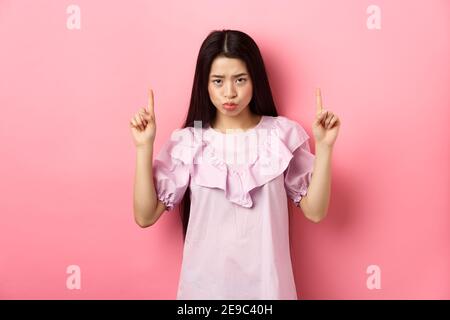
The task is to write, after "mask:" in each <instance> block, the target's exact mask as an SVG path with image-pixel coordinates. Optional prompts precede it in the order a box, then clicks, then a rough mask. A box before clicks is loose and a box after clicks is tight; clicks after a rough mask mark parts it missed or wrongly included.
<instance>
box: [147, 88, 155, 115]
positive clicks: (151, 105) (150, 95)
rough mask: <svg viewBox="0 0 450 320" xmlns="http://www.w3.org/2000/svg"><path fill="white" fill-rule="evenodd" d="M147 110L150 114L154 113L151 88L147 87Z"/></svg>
mask: <svg viewBox="0 0 450 320" xmlns="http://www.w3.org/2000/svg"><path fill="white" fill-rule="evenodd" d="M148 112H149V113H150V114H151V115H154V112H155V108H154V101H153V90H152V89H150V88H149V89H148Z"/></svg>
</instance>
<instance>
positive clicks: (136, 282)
mask: <svg viewBox="0 0 450 320" xmlns="http://www.w3.org/2000/svg"><path fill="white" fill-rule="evenodd" d="M70 4H76V5H78V6H79V7H80V9H81V29H80V30H69V29H68V28H67V27H66V20H67V18H68V16H69V14H67V13H66V8H67V7H68V6H69V5H70ZM371 4H375V5H378V6H379V7H380V8H381V30H369V29H368V28H367V27H366V20H367V18H368V16H369V14H367V13H366V9H367V7H368V6H369V5H371ZM449 9H450V5H449V2H448V1H446V0H440V1H439V0H436V1H425V0H423V1H387V0H383V1H380V0H378V1H361V0H346V1H339V2H338V1H312V0H311V1H298V2H297V1H288V0H277V1H261V0H258V1H240V0H234V1H227V2H226V4H225V3H224V2H219V1H207V0H201V1H200V0H196V1H158V2H156V1H143V0H142V1H131V2H130V1H106V0H104V1H87V0H79V1H50V0H45V1H44V0H41V1H19V0H1V1H0V39H1V49H0V106H1V111H2V114H1V117H0V145H1V166H0V177H1V178H0V195H1V196H0V199H1V200H0V298H2V299H50V298H51V299H55V298H56V299H174V298H175V297H176V289H177V284H178V276H179V271H180V267H181V257H182V229H181V223H180V220H179V216H178V210H177V211H175V212H173V214H172V213H167V212H166V214H164V215H163V216H162V217H161V219H160V220H159V221H158V223H157V224H155V225H154V226H152V227H150V228H147V229H141V228H139V227H138V226H137V225H136V224H135V222H134V219H133V211H132V208H133V203H132V199H133V198H132V192H133V183H134V170H135V149H134V144H133V142H132V137H131V133H130V129H129V126H128V124H129V120H130V118H131V117H132V115H133V114H134V113H135V112H136V111H137V109H138V108H140V107H142V106H145V105H146V103H147V91H146V89H147V87H148V86H151V87H152V88H153V90H154V93H155V112H156V116H157V121H158V135H157V138H156V145H155V152H157V151H158V150H159V148H160V146H161V144H162V143H163V142H164V141H165V140H166V139H168V138H169V135H170V133H171V132H172V131H173V130H174V129H176V128H178V127H180V126H181V125H182V122H183V120H184V118H185V115H186V112H187V106H188V102H189V97H190V93H191V88H192V80H193V73H194V68H195V61H196V58H197V53H198V50H199V48H200V45H201V42H202V41H203V39H204V38H205V37H206V36H207V34H208V33H209V31H211V30H214V29H222V28H229V29H239V30H242V31H244V32H246V33H248V34H249V35H250V36H252V37H253V38H254V39H255V41H256V42H257V43H258V45H259V47H260V49H261V51H262V54H263V57H264V59H265V63H266V66H267V70H268V73H269V78H270V82H271V86H272V89H273V93H274V97H275V102H276V104H277V106H278V110H279V113H280V114H282V115H285V116H287V117H289V118H291V119H294V120H296V121H298V122H299V123H300V124H301V125H302V126H303V127H304V128H305V129H306V130H307V132H308V133H309V134H310V135H311V136H312V132H311V124H312V122H313V117H314V112H315V96H314V88H315V87H316V86H319V87H321V88H322V95H323V102H324V107H325V108H327V109H330V110H332V111H333V112H334V113H336V114H337V115H338V116H339V117H340V118H341V121H342V128H341V130H340V134H339V137H338V140H337V142H336V144H335V148H334V155H333V163H332V171H333V172H332V196H331V204H330V210H329V212H328V217H327V218H326V219H325V220H324V221H322V222H321V223H319V224H314V223H311V222H309V221H308V220H307V219H306V218H305V217H304V216H303V215H302V214H301V213H300V211H298V209H296V208H294V206H293V205H292V204H291V212H290V218H291V220H290V221H291V241H292V244H291V252H292V260H293V265H294V273H295V280H296V284H297V288H298V294H299V297H300V298H302V299H400V298H405V299H421V298H424V299H431V298H433V299H444V298H445V299H449V298H450V250H449V244H450V235H449V231H450V218H449V212H450V206H449V200H448V199H449V198H448V195H449V177H450V175H449V163H450V161H449V133H450V129H449V125H448V121H449V119H450V111H449V101H450V90H449V80H450V79H449V78H450V74H449V70H450V66H449V56H450V45H449V39H450V37H449V31H450V25H449V24H450V23H449V22H450V19H449V17H450V10H449ZM311 148H312V150H313V151H314V143H313V141H311ZM69 265H78V266H80V268H81V289H79V290H69V289H68V288H66V279H67V277H68V276H69V275H68V274H67V273H66V268H67V267H68V266H69ZM370 265H378V266H379V267H380V268H381V289H378V290H377V289H375V290H369V289H368V288H367V286H366V279H367V278H368V276H369V275H368V274H367V273H366V269H367V267H368V266H370Z"/></svg>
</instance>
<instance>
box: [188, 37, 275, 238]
mask: <svg viewBox="0 0 450 320" xmlns="http://www.w3.org/2000/svg"><path fill="white" fill-rule="evenodd" d="M217 57H227V58H237V59H240V60H242V61H243V62H245V64H246V67H247V70H248V72H249V76H250V78H251V80H252V85H253V96H252V99H251V101H250V104H249V108H250V111H251V112H252V113H253V114H256V115H266V116H274V117H276V116H278V113H277V109H276V107H275V103H274V101H273V97H272V91H271V89H270V85H269V79H268V77H267V73H266V68H265V66H264V61H263V58H262V55H261V52H260V50H259V48H258V46H257V44H256V43H255V41H254V40H253V39H252V38H251V37H250V36H249V35H247V34H246V33H244V32H242V31H238V30H221V31H218V30H215V31H212V32H210V33H209V34H208V36H207V37H206V39H205V40H204V41H203V43H202V45H201V47H200V51H199V53H198V57H197V65H196V67H195V74H194V83H193V86H192V93H191V100H190V104H189V110H188V113H187V117H186V120H185V123H184V125H183V128H187V127H194V121H201V124H202V127H203V128H205V127H206V126H207V125H208V124H210V123H211V121H213V120H214V119H215V116H216V112H217V111H216V107H215V106H214V105H213V103H212V102H211V99H210V97H209V93H208V81H209V73H210V70H211V65H212V62H213V61H214V59H215V58H217ZM190 206H191V197H190V190H189V187H188V188H187V189H186V193H185V194H184V196H183V199H182V200H181V202H180V214H181V221H182V222H183V235H184V238H186V231H187V226H188V222H189V215H190Z"/></svg>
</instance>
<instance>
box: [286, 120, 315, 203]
mask: <svg viewBox="0 0 450 320" xmlns="http://www.w3.org/2000/svg"><path fill="white" fill-rule="evenodd" d="M288 122H289V123H288V128H287V129H286V135H285V142H286V143H287V145H288V146H289V148H290V149H291V152H292V154H293V157H292V159H291V161H290V162H289V165H288V168H287V169H286V171H285V175H284V185H285V189H286V193H287V195H288V197H289V198H290V199H291V200H292V201H293V202H294V203H295V205H296V206H299V203H300V200H301V199H302V198H303V197H304V196H305V195H306V193H307V191H308V186H309V184H310V182H311V178H312V173H313V169H314V159H315V155H314V154H312V153H311V149H310V147H309V139H310V138H309V135H308V134H307V133H306V131H305V129H303V127H302V126H301V125H300V124H298V123H297V122H295V121H288Z"/></svg>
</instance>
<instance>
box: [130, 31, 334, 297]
mask: <svg viewBox="0 0 450 320" xmlns="http://www.w3.org/2000/svg"><path fill="white" fill-rule="evenodd" d="M316 97H317V99H316V103H317V107H316V108H317V110H316V118H315V121H314V123H313V133H314V138H315V146H316V155H314V154H312V153H311V152H310V147H309V136H308V135H307V133H306V131H305V130H304V129H303V128H302V127H301V126H300V125H299V124H298V123H297V122H295V121H293V120H290V119H288V118H286V117H284V116H279V115H278V113H277V110H276V107H275V104H274V101H273V98H272V92H271V89H270V86H269V80H268V77H267V74H266V71H265V67H264V62H263V59H262V56H261V53H260V51H259V49H258V46H257V45H256V43H255V42H254V41H253V39H252V38H251V37H250V36H248V35H247V34H245V33H243V32H241V31H236V30H222V31H214V32H211V33H210V34H209V35H208V36H207V38H206V39H205V40H204V42H203V44H202V46H201V48H200V51H199V55H198V59H197V66H196V70H195V76H194V84H193V88H192V95H191V100H190V106H189V110H188V113H187V118H186V121H185V123H184V126H183V128H181V129H177V130H175V131H174V132H173V133H172V136H171V139H170V140H168V141H166V143H165V144H164V145H163V146H162V149H161V150H160V152H159V153H158V155H157V157H156V158H155V159H154V161H153V163H152V159H153V143H154V140H155V135H156V118H155V113H154V100H153V91H152V90H150V92H149V104H148V109H145V108H142V109H140V110H139V111H138V112H137V113H136V114H135V115H134V117H133V118H132V119H131V123H130V126H131V132H132V136H133V139H134V143H135V145H136V149H137V164H136V176H135V188H134V216H135V220H136V222H137V224H138V225H139V226H141V227H148V226H151V225H153V224H154V223H155V222H156V221H157V220H158V219H159V217H160V216H161V214H162V212H163V211H165V210H167V211H170V210H172V209H173V208H174V207H175V206H176V205H177V204H180V207H181V210H180V212H181V213H182V221H183V231H184V236H185V245H184V251H183V263H182V270H181V275H180V280H179V287H178V293H177V299H252V300H254V299H297V291H296V287H295V283H294V277H293V272H292V263H291V257H290V251H289V230H288V227H289V221H288V198H290V199H291V200H292V201H293V202H294V203H295V205H296V206H298V207H300V208H301V210H302V212H303V213H304V214H305V216H306V217H307V218H308V219H310V220H311V221H314V222H319V221H320V220H322V219H323V218H324V217H325V215H326V213H327V209H328V203H329V197H330V175H331V172H330V170H331V154H332V148H333V145H334V142H335V140H336V138H337V135H338V130H339V127H340V121H339V119H338V117H337V116H336V115H334V114H333V113H332V112H329V111H326V110H323V109H322V101H321V95H320V90H318V91H317V93H316Z"/></svg>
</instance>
